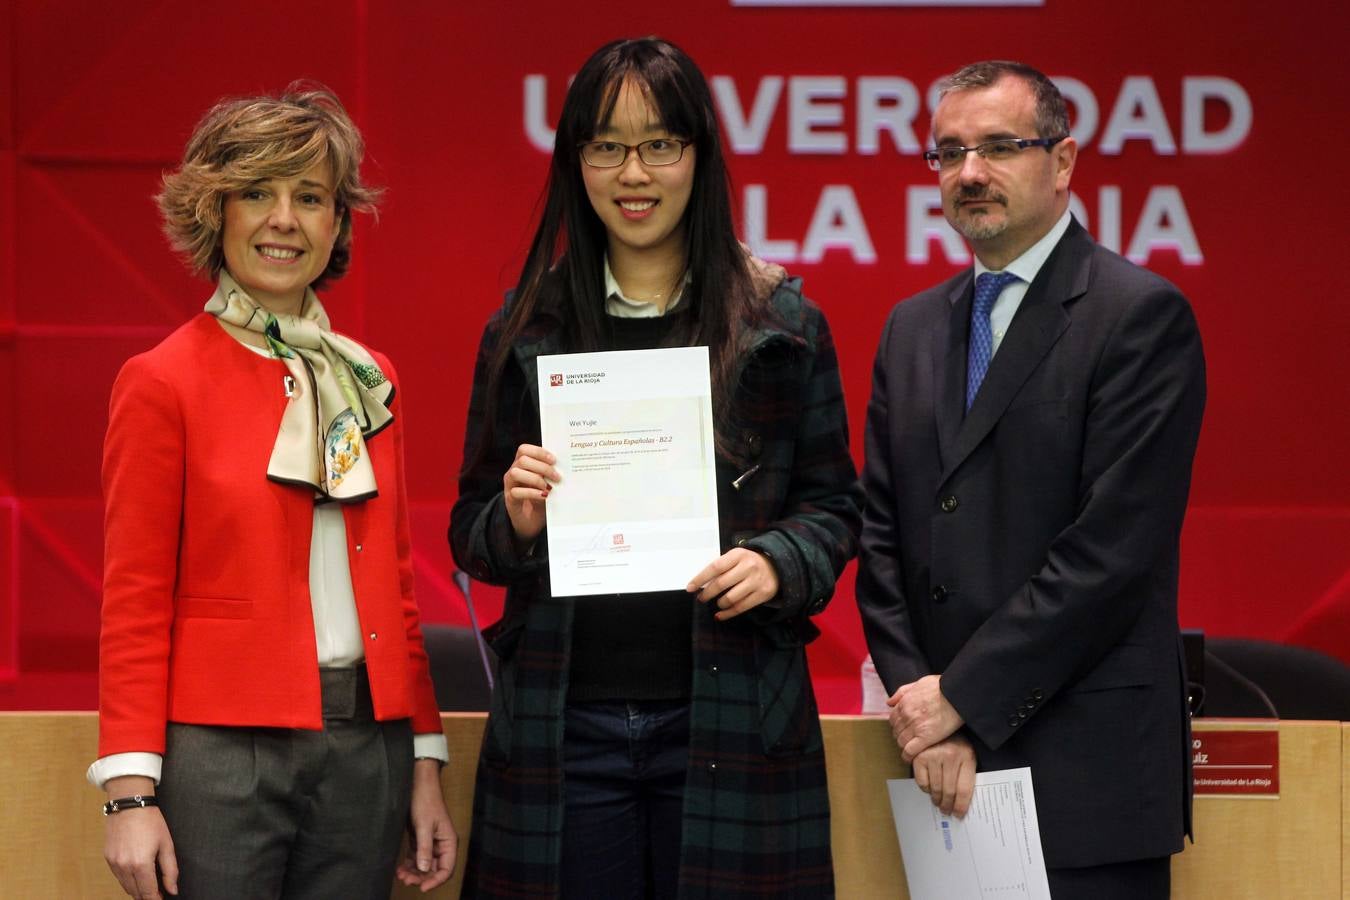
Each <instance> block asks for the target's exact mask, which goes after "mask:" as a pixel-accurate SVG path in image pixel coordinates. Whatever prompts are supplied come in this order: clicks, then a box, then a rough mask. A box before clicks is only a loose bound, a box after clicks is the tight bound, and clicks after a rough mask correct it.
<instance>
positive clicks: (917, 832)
mask: <svg viewBox="0 0 1350 900" xmlns="http://www.w3.org/2000/svg"><path fill="white" fill-rule="evenodd" d="M886 788H887V790H888V791H889V792H890V795H891V812H892V813H893V814H894V816H895V832H896V835H897V836H898V837H899V838H900V855H901V856H902V857H903V858H904V860H905V879H906V880H907V881H908V882H909V896H910V897H911V898H912V900H993V898H997V900H1050V885H1049V881H1048V880H1047V878H1046V875H1045V857H1044V856H1043V855H1042V853H1041V831H1040V825H1039V823H1038V822H1037V820H1036V797H1035V794H1034V793H1033V792H1032V789H1031V770H1030V769H1026V768H1023V769H1005V770H1003V771H1000V772H978V773H976V775H975V796H974V797H973V798H972V799H971V802H970V809H969V811H967V813H966V817H965V818H964V819H958V818H956V817H955V816H946V815H943V814H942V811H941V810H940V809H938V808H937V807H936V806H934V805H933V801H932V800H931V799H930V798H929V796H928V795H927V794H925V793H924V792H923V791H921V790H919V788H918V785H917V784H915V782H914V779H912V778H903V779H895V780H892V781H887V782H886Z"/></svg>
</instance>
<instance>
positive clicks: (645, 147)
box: [577, 138, 693, 169]
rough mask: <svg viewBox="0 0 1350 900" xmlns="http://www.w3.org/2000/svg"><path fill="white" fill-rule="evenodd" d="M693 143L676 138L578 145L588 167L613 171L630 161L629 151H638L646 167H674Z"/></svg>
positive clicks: (596, 142) (594, 142)
mask: <svg viewBox="0 0 1350 900" xmlns="http://www.w3.org/2000/svg"><path fill="white" fill-rule="evenodd" d="M692 143H693V141H681V140H678V139H676V138H653V139H652V140H650V141H643V142H642V143H640V144H621V143H619V142H618V141H587V142H586V143H584V144H577V149H578V150H580V151H581V158H582V160H583V161H585V163H586V165H588V166H593V167H595V168H597V169H613V168H615V167H617V166H621V165H623V164H624V162H625V161H627V159H628V151H629V150H636V151H637V155H638V159H640V160H642V164H643V165H644V166H673V165H675V163H677V162H679V161H680V160H681V159H683V158H684V148H685V147H688V146H689V145H690V144H692Z"/></svg>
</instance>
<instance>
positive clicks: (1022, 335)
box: [942, 222, 1092, 480]
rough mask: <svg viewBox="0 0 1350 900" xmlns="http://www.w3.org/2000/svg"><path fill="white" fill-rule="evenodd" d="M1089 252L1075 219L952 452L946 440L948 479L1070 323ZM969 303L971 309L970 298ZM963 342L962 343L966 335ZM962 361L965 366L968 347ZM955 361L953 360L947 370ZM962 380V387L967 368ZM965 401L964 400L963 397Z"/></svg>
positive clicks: (1027, 299) (1016, 319)
mask: <svg viewBox="0 0 1350 900" xmlns="http://www.w3.org/2000/svg"><path fill="white" fill-rule="evenodd" d="M1091 251H1092V240H1091V238H1089V237H1088V236H1087V232H1085V231H1084V230H1083V229H1082V227H1081V226H1079V225H1078V223H1077V222H1075V223H1073V224H1072V225H1070V227H1069V230H1068V231H1067V232H1066V233H1065V235H1064V237H1063V239H1062V240H1061V241H1060V242H1059V245H1058V246H1057V247H1056V248H1055V249H1054V251H1053V252H1052V253H1051V254H1050V257H1049V258H1048V259H1046V261H1045V265H1043V266H1041V271H1040V272H1039V273H1038V274H1037V275H1036V280H1035V281H1033V282H1032V283H1031V286H1030V287H1029V288H1027V293H1026V296H1024V297H1023V298H1022V303H1021V305H1020V306H1018V308H1017V314H1016V315H1015V316H1013V320H1012V324H1011V325H1009V326H1008V334H1007V336H1006V337H1005V338H1004V339H1003V342H1002V343H1001V344H1000V345H999V348H998V352H997V353H995V354H994V358H993V360H992V361H991V362H990V364H989V371H988V373H987V374H986V375H985V378H984V383H983V384H981V385H980V392H979V393H978V394H976V395H975V403H974V404H973V405H972V406H971V407H970V411H969V412H968V413H967V414H966V416H965V420H964V421H963V422H962V423H961V426H960V428H959V429H958V431H957V434H956V438H955V440H954V441H953V442H952V444H951V445H950V446H951V447H952V450H951V452H950V454H948V453H947V452H946V450H945V448H946V446H948V445H947V444H946V443H945V441H944V451H943V458H942V461H943V479H944V480H945V479H946V478H947V477H948V476H949V475H951V473H952V471H954V470H955V469H956V467H957V466H959V465H961V463H962V462H964V461H965V459H966V457H967V456H969V455H970V454H971V452H972V451H973V450H974V449H975V448H976V447H977V446H979V444H980V442H981V441H983V440H984V439H985V437H986V436H988V434H989V432H990V431H991V430H993V428H994V426H995V425H996V424H998V420H999V419H1000V418H1001V417H1002V416H1003V413H1004V412H1005V411H1006V410H1007V408H1008V405H1009V404H1010V403H1011V402H1012V401H1013V398H1015V397H1016V396H1017V393H1018V391H1020V390H1021V389H1022V385H1024V384H1025V383H1026V380H1027V378H1029V377H1030V376H1031V373H1032V372H1033V371H1035V370H1036V367H1037V366H1039V365H1040V364H1041V360H1042V359H1044V358H1045V355H1046V354H1047V353H1049V352H1050V348H1051V347H1053V346H1054V345H1055V343H1056V342H1057V341H1058V340H1059V338H1060V335H1062V334H1063V333H1064V331H1065V329H1067V328H1068V327H1069V315H1068V313H1067V312H1066V311H1065V309H1064V306H1065V304H1066V303H1068V302H1069V301H1070V300H1073V299H1075V298H1077V297H1080V296H1082V295H1083V293H1084V292H1086V290H1087V282H1088V274H1089V273H1088V267H1089V260H1090V254H1091ZM965 306H966V309H967V310H969V307H970V302H969V300H967V302H966V304H965ZM967 315H969V312H967ZM961 343H962V347H964V345H965V341H964V339H963V340H962V342H961ZM953 355H955V354H953ZM959 363H960V364H961V365H962V366H964V363H965V352H964V350H963V351H962V353H961V354H960V358H959ZM953 364H954V363H951V362H949V365H948V370H949V371H950V369H951V368H952V365H953ZM959 383H960V385H961V388H962V389H964V386H965V377H964V373H963V374H962V377H961V379H960V382H959ZM961 405H964V399H963V400H962V401H961Z"/></svg>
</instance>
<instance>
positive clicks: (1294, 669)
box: [1201, 638, 1350, 722]
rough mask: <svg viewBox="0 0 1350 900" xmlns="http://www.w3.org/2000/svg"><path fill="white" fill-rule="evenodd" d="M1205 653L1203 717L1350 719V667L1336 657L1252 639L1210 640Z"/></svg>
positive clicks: (1303, 648) (1343, 720)
mask: <svg viewBox="0 0 1350 900" xmlns="http://www.w3.org/2000/svg"><path fill="white" fill-rule="evenodd" d="M1205 649H1206V653H1205V658H1206V661H1207V663H1208V665H1206V666H1205V702H1204V707H1203V709H1202V710H1201V714H1202V715H1205V716H1259V717H1266V716H1271V715H1278V716H1279V717H1280V718H1283V719H1330V720H1336V721H1341V722H1345V721H1350V667H1348V666H1346V665H1345V664H1344V663H1342V662H1340V661H1339V660H1337V659H1334V658H1332V657H1330V656H1327V655H1326V654H1324V653H1319V652H1317V651H1316V650H1309V649H1307V648H1306V647H1294V646H1290V645H1288V644H1277V643H1274V642H1272V641H1262V640H1256V639H1254V638H1209V639H1208V641H1207V644H1206V648H1205ZM1234 673H1236V677H1234ZM1244 682H1246V683H1245V684H1244ZM1252 685H1254V686H1256V687H1257V688H1258V690H1257V692H1256V693H1255V694H1254V693H1253V691H1252V690H1251V686H1252ZM1263 696H1264V698H1268V700H1269V705H1270V706H1271V707H1273V711H1272V710H1270V709H1268V708H1266V703H1265V701H1264V700H1263V699H1262V697H1263Z"/></svg>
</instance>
